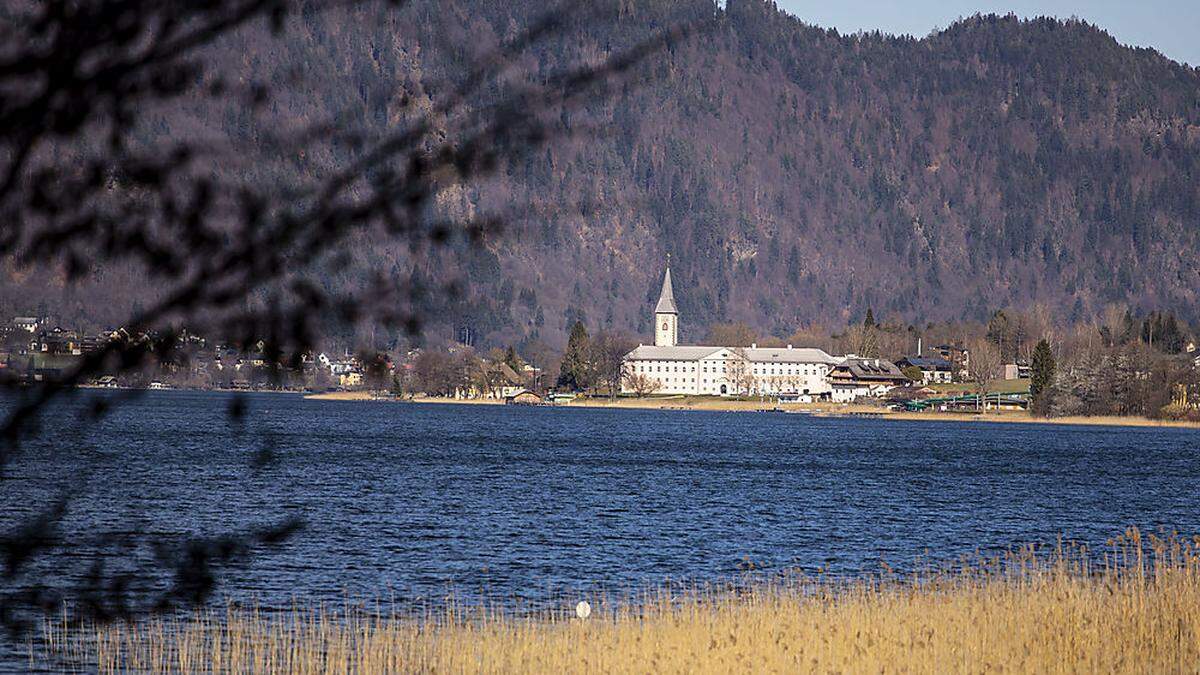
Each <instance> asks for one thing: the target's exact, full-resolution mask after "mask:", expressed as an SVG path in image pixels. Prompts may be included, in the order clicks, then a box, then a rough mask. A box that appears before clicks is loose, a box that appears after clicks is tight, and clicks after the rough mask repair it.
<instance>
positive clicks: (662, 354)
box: [625, 345, 722, 361]
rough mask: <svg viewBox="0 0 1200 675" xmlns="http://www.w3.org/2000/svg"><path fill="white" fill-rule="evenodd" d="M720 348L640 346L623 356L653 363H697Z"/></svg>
mask: <svg viewBox="0 0 1200 675" xmlns="http://www.w3.org/2000/svg"><path fill="white" fill-rule="evenodd" d="M721 349H722V348H721V347H659V346H656V345H641V346H639V347H638V348H637V349H634V350H633V351H631V352H629V353H628V354H626V355H625V358H627V359H646V360H653V361H699V360H700V359H702V358H704V357H706V356H711V355H713V354H716V353H717V352H719V351H721Z"/></svg>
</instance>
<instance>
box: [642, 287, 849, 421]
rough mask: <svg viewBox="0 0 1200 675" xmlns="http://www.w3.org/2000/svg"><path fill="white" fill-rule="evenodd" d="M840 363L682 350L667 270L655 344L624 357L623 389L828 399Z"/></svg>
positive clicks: (746, 351)
mask: <svg viewBox="0 0 1200 675" xmlns="http://www.w3.org/2000/svg"><path fill="white" fill-rule="evenodd" d="M838 363H839V360H838V359H835V358H834V357H832V356H830V355H829V354H827V353H825V352H824V351H823V350H820V349H796V348H793V347H792V346H791V345H788V346H787V347H758V346H757V345H751V346H750V347H721V346H703V345H696V346H684V345H680V344H679V310H678V308H677V307H676V305H675V295H674V288H673V287H672V285H671V270H670V268H667V272H666V275H665V276H664V277H663V285H662V291H661V292H660V294H659V298H658V303H657V304H656V305H655V307H654V344H653V345H641V346H639V347H638V348H637V349H634V350H633V351H631V352H629V353H628V354H627V355H626V356H625V363H624V377H623V378H622V387H621V388H622V391H623V392H625V393H637V394H651V393H653V394H692V395H700V396H758V395H763V396H768V395H769V396H788V397H789V398H793V399H794V400H799V401H815V400H825V399H828V398H829V397H830V396H831V395H832V388H831V386H830V384H829V381H828V379H827V377H828V375H829V372H830V371H831V370H832V369H833V367H834V366H836V365H837V364H838Z"/></svg>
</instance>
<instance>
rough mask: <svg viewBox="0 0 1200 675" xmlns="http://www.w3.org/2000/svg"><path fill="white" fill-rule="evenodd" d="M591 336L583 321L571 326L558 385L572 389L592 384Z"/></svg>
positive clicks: (583, 387) (575, 389)
mask: <svg viewBox="0 0 1200 675" xmlns="http://www.w3.org/2000/svg"><path fill="white" fill-rule="evenodd" d="M590 354H591V338H590V337H589V336H588V332H587V328H585V327H584V325H583V322H582V321H576V322H575V325H574V326H572V327H571V336H570V337H569V338H568V339H567V351H565V352H563V358H562V366H560V368H559V372H558V386H559V387H561V388H563V389H569V390H571V391H579V390H580V389H585V388H587V387H588V386H589V384H590V381H589V380H590V375H591V367H590V365H589V364H590V358H589V356H590Z"/></svg>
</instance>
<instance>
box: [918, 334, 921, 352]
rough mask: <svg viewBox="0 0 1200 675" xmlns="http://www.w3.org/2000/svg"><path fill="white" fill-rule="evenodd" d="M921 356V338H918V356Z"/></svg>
mask: <svg viewBox="0 0 1200 675" xmlns="http://www.w3.org/2000/svg"><path fill="white" fill-rule="evenodd" d="M920 355H921V338H920V337H918V338H917V356H920Z"/></svg>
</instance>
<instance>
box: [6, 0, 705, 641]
mask: <svg viewBox="0 0 1200 675" xmlns="http://www.w3.org/2000/svg"><path fill="white" fill-rule="evenodd" d="M360 4H365V3H358V2H345V1H341V2H339V1H337V0H334V1H332V2H327V3H291V2H286V1H284V0H217V1H214V2H207V3H194V2H188V1H187V0H167V1H166V2H162V1H159V0H155V1H153V2H151V1H149V0H134V1H133V2H129V1H116V0H91V1H67V0H64V1H47V2H37V3H32V2H24V3H17V4H16V5H14V6H11V7H9V8H8V9H6V10H5V11H4V14H3V17H0V45H3V46H2V47H0V222H2V223H3V229H2V230H0V255H3V256H6V257H9V258H11V259H12V260H14V261H15V263H16V264H17V265H19V266H26V267H38V268H43V269H44V268H56V269H60V270H61V272H62V274H63V275H64V277H65V278H66V279H67V280H68V281H79V280H84V279H87V278H88V276H89V275H90V274H93V273H94V270H96V269H97V267H98V266H99V265H102V264H116V263H121V264H128V265H132V266H134V267H135V268H136V269H138V270H139V273H140V274H142V275H144V277H145V278H146V279H147V280H148V283H150V284H153V286H154V288H155V289H157V295H156V298H157V299H156V300H155V301H154V302H153V303H151V304H150V305H149V306H148V307H144V308H141V309H140V310H139V311H137V312H136V313H135V314H134V315H133V316H131V317H130V318H129V320H128V321H127V322H126V323H125V324H124V326H123V327H122V331H121V332H120V334H119V335H114V336H112V338H111V339H109V340H108V341H107V342H106V343H105V344H104V345H103V346H102V347H101V348H100V349H98V350H96V351H93V352H91V353H89V354H87V355H85V356H84V358H82V359H81V361H80V362H79V364H78V365H77V366H75V367H74V368H72V369H71V370H70V371H69V372H67V373H66V374H65V376H64V377H62V378H61V379H59V380H56V381H52V382H43V383H37V384H36V385H34V386H20V387H18V386H17V383H15V382H6V383H5V384H6V385H8V388H9V389H10V390H11V393H12V399H13V401H15V403H14V404H13V406H12V407H11V408H10V409H9V411H8V412H7V415H6V418H5V420H4V422H3V427H2V430H3V436H4V439H3V445H2V446H0V480H4V476H5V475H6V473H7V469H8V468H9V466H10V464H11V463H12V462H13V461H14V459H15V458H16V457H17V456H18V455H19V453H20V452H21V451H22V450H23V448H24V447H26V445H27V442H28V441H29V440H30V439H32V438H36V437H38V435H39V434H42V433H44V432H43V431H42V430H41V427H40V425H39V417H40V416H42V415H43V414H44V412H45V411H46V410H47V407H48V406H49V405H51V404H52V402H54V401H55V400H56V399H58V398H60V397H61V396H62V395H63V394H64V392H70V391H72V390H74V388H75V387H76V386H77V385H79V384H82V383H85V382H87V381H88V380H89V379H91V378H94V377H95V376H97V375H99V374H102V373H113V372H133V371H136V370H138V369H140V368H144V367H146V366H147V364H151V363H154V362H156V361H160V360H163V359H168V358H174V357H175V354H176V353H177V349H176V348H177V347H178V346H179V344H180V343H181V342H182V341H183V340H184V339H185V337H186V336H187V335H189V334H200V335H204V336H206V337H208V338H209V339H213V340H220V341H222V342H224V343H227V344H232V345H237V346H239V347H240V348H242V349H246V348H247V347H248V346H249V345H256V346H257V348H258V349H259V350H260V351H261V352H262V353H263V354H264V355H265V356H266V357H267V361H268V363H271V364H275V365H276V367H278V368H281V369H287V368H298V367H299V366H300V363H301V361H302V359H303V358H304V357H305V355H306V354H310V353H311V352H312V350H313V349H314V348H315V347H316V346H317V344H318V342H319V340H320V339H321V330H322V326H323V321H325V320H326V319H327V317H330V316H332V317H335V318H336V319H337V320H338V321H340V322H344V323H355V322H359V321H367V320H369V321H373V322H375V323H377V324H379V325H381V326H385V327H389V328H393V329H399V330H403V331H406V332H408V333H410V334H411V333H417V332H418V331H420V329H421V325H422V313H421V311H422V307H424V306H426V302H427V298H428V296H430V295H441V296H444V297H448V298H453V296H454V295H455V293H456V290H457V289H456V287H455V286H454V284H453V283H447V284H445V285H443V286H440V287H430V286H429V285H427V284H422V283H420V282H419V281H417V280H415V279H414V278H410V277H401V278H396V277H395V276H393V275H389V274H385V273H383V272H376V273H375V274H374V276H373V277H372V278H371V282H370V283H368V284H365V285H364V286H363V287H362V288H360V289H350V290H345V289H334V288H332V287H331V286H329V285H327V284H322V283H321V282H320V279H321V278H322V275H329V274H333V273H336V272H338V271H339V270H342V269H345V268H346V267H348V266H350V265H352V262H353V261H352V260H351V257H350V256H348V255H346V251H345V249H346V247H347V246H346V245H347V242H349V241H350V240H351V239H352V238H355V237H367V238H373V239H378V240H380V241H388V242H392V243H393V244H396V245H399V246H402V247H405V248H406V249H407V254H408V255H409V256H410V257H411V258H412V259H414V260H419V259H421V258H422V257H426V256H431V255H434V254H435V252H436V251H437V250H438V249H439V248H441V247H445V246H447V245H449V244H450V243H451V242H460V243H464V244H467V245H470V244H477V243H478V242H480V241H482V240H483V239H484V238H485V237H487V236H489V235H492V234H494V233H497V232H499V231H501V229H502V226H503V224H504V218H503V216H502V215H501V214H496V213H483V214H478V215H473V216H471V217H467V218H455V217H446V216H445V215H443V214H440V213H439V211H438V209H436V208H435V206H436V201H437V199H438V196H439V195H440V194H442V193H443V192H444V191H446V190H448V189H450V188H453V187H456V186H462V185H468V184H472V183H474V182H476V181H480V180H484V179H486V177H487V175H488V174H489V173H490V172H492V171H494V170H495V168H496V166H497V164H498V161H499V160H500V159H501V158H503V157H506V156H511V155H514V154H519V153H523V152H527V151H528V150H529V149H531V148H534V147H537V146H539V145H541V144H544V143H546V142H547V141H549V140H550V139H552V138H553V137H555V136H556V135H558V134H563V133H566V131H565V130H563V129H561V128H559V127H557V126H554V125H550V124H547V123H546V120H545V118H547V117H550V115H548V114H547V113H548V112H549V111H554V110H557V109H561V108H563V107H565V106H570V105H573V104H575V103H576V102H578V101H579V100H580V98H581V97H583V96H585V95H588V96H591V95H596V94H597V93H603V91H604V88H605V87H606V86H607V85H608V84H609V83H610V82H611V81H612V80H613V78H615V77H619V76H620V75H621V74H623V73H625V72H627V71H628V70H629V69H630V68H632V67H633V66H635V65H636V64H637V63H638V62H639V61H640V60H641V59H642V58H643V57H644V56H645V55H646V54H648V53H651V52H653V51H654V50H657V49H659V48H660V47H661V46H662V45H664V44H666V43H669V42H670V41H672V40H676V39H680V38H681V37H683V36H684V35H685V33H686V32H687V29H686V28H676V29H668V30H666V31H664V32H662V33H660V34H658V35H657V37H655V38H654V39H652V40H649V41H647V42H646V43H644V44H639V45H636V46H634V47H633V48H630V49H628V50H626V51H623V52H620V53H616V54H614V55H611V56H610V57H608V58H606V59H604V60H603V61H602V62H600V63H596V64H585V65H579V66H578V67H575V68H572V69H568V70H564V71H562V72H555V73H550V74H549V75H546V76H541V77H538V78H536V79H535V78H532V77H530V76H526V77H524V78H523V79H522V78H515V77H511V76H510V75H511V73H509V71H510V70H511V66H512V64H513V62H514V57H516V56H517V55H520V54H521V53H522V52H524V51H525V50H527V49H529V48H530V47H532V46H535V45H537V44H539V43H540V42H541V41H543V40H545V39H546V38H547V37H548V36H550V35H553V34H555V33H556V32H560V31H563V30H566V29H567V28H568V27H569V26H570V24H571V22H572V21H580V20H584V19H587V20H595V19H598V18H603V17H602V13H603V12H602V11H600V10H586V11H585V10H583V9H580V8H576V7H570V6H563V7H559V8H556V9H553V10H551V11H550V12H548V13H546V14H545V16H543V17H542V18H540V19H537V20H536V21H534V22H532V23H531V25H530V26H529V27H528V28H526V29H525V30H523V31H521V32H519V33H518V34H517V35H516V36H515V37H514V38H513V39H511V40H510V41H508V42H507V43H506V44H503V45H501V46H500V47H499V48H497V49H496V50H495V51H494V52H492V53H489V54H487V55H486V56H485V57H484V58H482V59H480V60H479V63H478V65H477V66H474V67H472V68H471V69H470V70H469V72H467V73H465V75H464V77H463V78H462V81H461V82H460V83H458V84H456V85H454V86H450V87H447V88H446V93H444V94H441V95H439V96H437V97H435V98H434V99H433V105H430V106H424V107H421V108H417V107H416V106H415V105H413V103H412V101H411V100H408V99H407V98H405V97H401V99H400V103H399V113H400V116H401V118H402V120H403V121H402V122H401V123H398V124H395V125H391V126H389V128H388V129H387V131H386V133H384V134H381V135H371V134H368V133H366V132H362V131H360V130H357V129H354V128H348V127H345V126H342V125H339V124H338V122H337V120H323V121H321V122H320V123H317V124H311V125H308V126H307V127H305V128H303V129H300V130H292V131H287V130H282V131H280V132H279V133H278V134H276V135H274V136H273V137H272V139H271V143H273V144H274V148H275V150H276V151H277V152H279V153H280V154H283V153H285V152H286V153H290V154H292V155H295V154H297V153H301V154H302V153H303V152H305V151H308V150H311V149H313V148H314V147H318V146H320V145H321V144H329V143H338V144H341V145H345V146H349V147H351V148H353V149H354V159H353V161H350V162H345V163H342V164H340V165H338V166H336V167H333V169H332V170H331V171H329V172H328V173H327V174H325V175H324V177H323V179H322V180H320V181H317V182H316V183H313V184H308V185H287V186H264V185H254V184H247V183H245V182H242V181H239V180H237V178H236V177H235V176H233V175H230V172H228V171H223V170H222V167H223V166H224V164H225V163H226V162H230V161H232V160H233V159H234V158H235V156H236V155H237V154H238V153H239V152H242V151H243V149H241V148H222V147H221V146H220V145H219V144H216V145H215V144H213V143H211V142H210V141H208V140H207V139H199V140H197V139H188V138H184V139H181V140H173V141H171V142H162V143H152V144H146V143H140V142H138V141H137V140H136V138H135V134H134V130H135V129H136V128H137V125H138V123H139V121H140V116H141V115H142V114H143V111H145V110H148V109H151V108H152V107H153V105H154V104H155V103H157V102H162V101H170V100H184V101H187V102H189V103H195V104H196V105H200V104H202V102H203V101H205V100H226V101H228V100H233V101H236V102H237V103H238V104H240V105H244V106H246V107H247V108H248V109H250V110H252V111H255V112H258V111H261V110H263V109H264V108H265V107H266V106H267V105H268V103H269V101H270V100H271V95H272V91H271V90H270V88H269V87H266V86H263V85H259V84H255V83H246V82H244V81H239V82H236V83H231V82H230V81H228V80H227V79H226V78H224V77H223V74H222V73H221V72H220V69H219V68H214V67H212V65H211V64H210V60H211V59H212V57H213V55H214V50H216V49H217V47H218V46H219V43H220V40H221V39H222V38H224V37H225V36H228V35H230V34H231V33H233V32H234V31H239V30H264V28H269V29H270V30H271V31H272V32H274V33H276V34H279V33H281V32H282V31H284V30H285V27H286V25H287V22H288V20H289V17H290V15H291V14H292V13H293V10H299V11H303V12H311V11H314V10H321V11H331V10H332V11H349V8H350V6H351V5H354V6H357V5H360ZM389 4H391V5H400V4H405V3H400V2H393V3H389ZM583 15H587V16H586V17H584V16H583ZM484 88H487V89H488V91H489V95H488V97H487V98H486V99H483V98H482V97H480V92H481V91H482V90H483V89H484ZM234 401H235V402H234V404H233V405H232V406H231V408H230V411H229V413H230V417H231V418H233V419H235V420H236V419H237V418H238V417H239V416H240V414H241V412H242V408H243V404H242V403H241V402H240V400H238V399H234ZM120 402H121V399H120V398H119V397H118V398H113V399H104V400H102V401H100V402H98V403H96V404H95V405H89V406H87V407H86V413H85V414H83V415H82V417H83V418H82V419H80V420H79V424H81V425H82V424H88V423H90V422H93V421H95V420H96V419H99V418H101V417H103V416H105V415H107V414H108V413H109V412H110V410H111V409H112V406H113V405H119V404H120ZM73 489H75V487H72V488H64V489H63V493H64V494H63V497H62V501H61V503H60V504H59V505H57V506H55V507H54V508H51V509H49V510H47V511H46V512H45V513H44V514H43V515H41V516H39V517H38V518H36V519H35V520H34V521H32V522H28V523H17V524H12V523H10V524H8V525H7V526H6V528H5V529H6V532H5V534H4V538H3V540H0V548H2V550H3V553H4V563H5V568H4V573H3V582H0V620H2V621H3V622H4V624H5V625H6V626H8V627H9V628H10V629H13V630H16V629H19V628H22V627H25V626H26V625H27V623H28V620H29V619H30V618H31V616H32V615H31V614H30V612H31V611H35V610H49V609H53V608H54V607H55V606H57V605H60V604H61V603H62V601H64V600H67V599H69V598H67V597H65V596H64V595H63V594H62V593H60V592H58V591H56V590H55V588H56V586H55V583H54V580H53V579H45V578H41V579H29V578H28V576H29V572H28V571H29V569H30V563H31V561H33V560H35V559H37V558H38V557H43V558H45V557H47V556H61V557H65V555H66V554H67V553H69V554H70V555H71V556H72V557H73V558H74V559H87V558H88V555H83V556H82V558H81V556H80V551H78V550H75V549H78V548H80V547H83V548H87V547H88V546H89V544H88V543H87V542H71V541H65V540H63V539H62V537H61V536H59V534H58V527H57V524H58V523H59V522H60V520H61V519H62V518H63V516H64V514H65V513H66V512H67V511H68V509H69V503H70V494H71V490H73ZM301 527H302V523H300V522H299V521H296V520H294V519H284V520H283V522H281V523H279V524H276V525H272V526H267V527H264V528H261V529H259V530H256V531H253V532H248V533H245V532H244V533H235V534H230V535H221V536H217V537H214V538H211V539H202V540H201V539H195V540H187V541H182V542H175V543H174V544H172V545H169V546H168V545H167V544H165V543H163V542H154V541H152V540H150V539H148V538H145V541H144V542H143V543H147V545H151V546H155V547H156V549H155V550H156V551H158V554H157V555H156V556H155V561H154V564H155V565H156V566H157V567H156V569H143V570H136V571H134V572H124V573H122V574H121V575H114V574H109V573H107V572H106V571H105V570H104V569H103V566H102V564H101V563H100V562H96V563H95V566H94V568H93V569H91V570H89V571H88V573H87V574H85V575H83V576H84V578H85V583H84V584H82V586H81V588H80V589H79V590H78V592H77V596H78V597H77V598H75V599H76V600H78V601H79V602H78V603H77V604H78V608H79V609H80V611H82V612H84V613H86V614H88V615H90V617H91V618H99V619H106V618H114V617H127V616H131V615H135V614H136V613H138V612H140V611H146V610H167V609H171V608H173V607H176V606H179V605H181V604H193V603H202V602H204V601H205V599H206V598H207V597H209V595H210V593H211V591H212V589H213V587H214V585H215V577H214V571H215V570H216V569H217V568H219V566H220V565H221V564H223V563H225V562H228V561H230V560H234V559H240V558H244V557H246V556H248V555H250V554H251V553H252V552H253V551H254V550H255V549H256V548H258V547H260V546H264V545H278V544H279V543H281V542H283V541H284V540H286V539H287V537H289V536H290V535H292V534H293V533H294V532H296V531H297V530H299V529H300V528H301ZM90 555H91V556H92V557H93V558H94V559H95V560H96V561H99V560H100V558H99V557H98V556H96V555H95V554H94V552H93V553H92V554H90ZM162 570H166V571H168V574H169V576H170V577H171V578H172V580H171V582H170V583H169V587H168V588H166V589H165V590H162V589H159V590H158V591H155V592H153V593H152V594H151V595H150V597H146V596H145V593H143V597H130V596H131V595H135V594H133V593H132V591H134V590H137V589H139V588H140V587H141V586H145V588H147V589H148V588H156V587H155V586H154V585H153V584H152V583H149V582H148V581H147V579H153V578H156V577H155V575H156V574H159V575H161V572H162ZM63 574H66V572H63ZM143 590H144V589H143Z"/></svg>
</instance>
